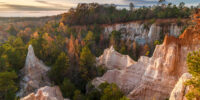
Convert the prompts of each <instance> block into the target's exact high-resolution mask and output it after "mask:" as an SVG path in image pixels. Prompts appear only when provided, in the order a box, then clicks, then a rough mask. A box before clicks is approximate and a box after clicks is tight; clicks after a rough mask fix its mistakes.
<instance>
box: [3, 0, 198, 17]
mask: <svg viewBox="0 0 200 100" xmlns="http://www.w3.org/2000/svg"><path fill="white" fill-rule="evenodd" d="M93 2H97V3H100V4H116V5H117V7H118V8H127V7H128V5H129V3H130V2H133V3H134V5H135V6H136V7H140V6H151V5H156V4H157V2H158V0H0V17H41V16H51V15H56V14H60V13H63V12H66V11H67V10H68V9H69V8H71V7H76V5H77V4H78V3H93ZM169 2H171V3H173V4H179V3H180V2H185V4H186V5H187V6H191V5H194V6H195V5H198V4H199V3H200V0H166V3H169Z"/></svg>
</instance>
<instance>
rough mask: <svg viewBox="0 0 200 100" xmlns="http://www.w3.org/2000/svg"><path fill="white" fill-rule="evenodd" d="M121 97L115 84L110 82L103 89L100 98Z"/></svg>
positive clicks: (116, 99)
mask: <svg viewBox="0 0 200 100" xmlns="http://www.w3.org/2000/svg"><path fill="white" fill-rule="evenodd" d="M122 97H123V93H122V92H121V91H120V89H119V88H118V87H117V85H116V84H110V85H107V86H106V87H105V88H104V89H103V95H102V96H101V100H120V99H121V98H122Z"/></svg>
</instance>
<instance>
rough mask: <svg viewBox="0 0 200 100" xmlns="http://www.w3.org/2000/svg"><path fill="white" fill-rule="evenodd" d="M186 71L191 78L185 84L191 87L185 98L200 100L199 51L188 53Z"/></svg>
mask: <svg viewBox="0 0 200 100" xmlns="http://www.w3.org/2000/svg"><path fill="white" fill-rule="evenodd" d="M187 65H188V71H189V73H190V74H191V75H192V76H193V77H192V79H190V80H189V81H187V82H186V85H189V86H192V87H193V88H191V90H190V91H189V93H187V95H186V97H187V99H188V100H193V99H194V98H197V100H199V99H200V51H197V52H193V53H189V54H188V57H187Z"/></svg>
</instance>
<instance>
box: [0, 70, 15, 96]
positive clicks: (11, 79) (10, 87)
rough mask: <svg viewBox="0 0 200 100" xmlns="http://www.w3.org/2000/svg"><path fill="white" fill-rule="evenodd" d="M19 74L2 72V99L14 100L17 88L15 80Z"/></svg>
mask: <svg viewBox="0 0 200 100" xmlns="http://www.w3.org/2000/svg"><path fill="white" fill-rule="evenodd" d="M16 79H17V74H16V73H15V72H1V73H0V99H1V100H14V98H15V92H16V91H17V86H16V83H15V80H16Z"/></svg>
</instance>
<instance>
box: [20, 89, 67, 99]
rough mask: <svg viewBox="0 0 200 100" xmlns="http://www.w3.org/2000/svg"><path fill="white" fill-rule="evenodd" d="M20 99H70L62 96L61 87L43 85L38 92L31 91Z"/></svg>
mask: <svg viewBox="0 0 200 100" xmlns="http://www.w3.org/2000/svg"><path fill="white" fill-rule="evenodd" d="M20 100H69V99H64V98H63V97H62V93H61V92H60V89H59V87H57V86H55V87H48V86H45V87H42V88H40V89H38V91H37V93H31V94H29V95H28V96H26V97H24V98H22V99H20Z"/></svg>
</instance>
